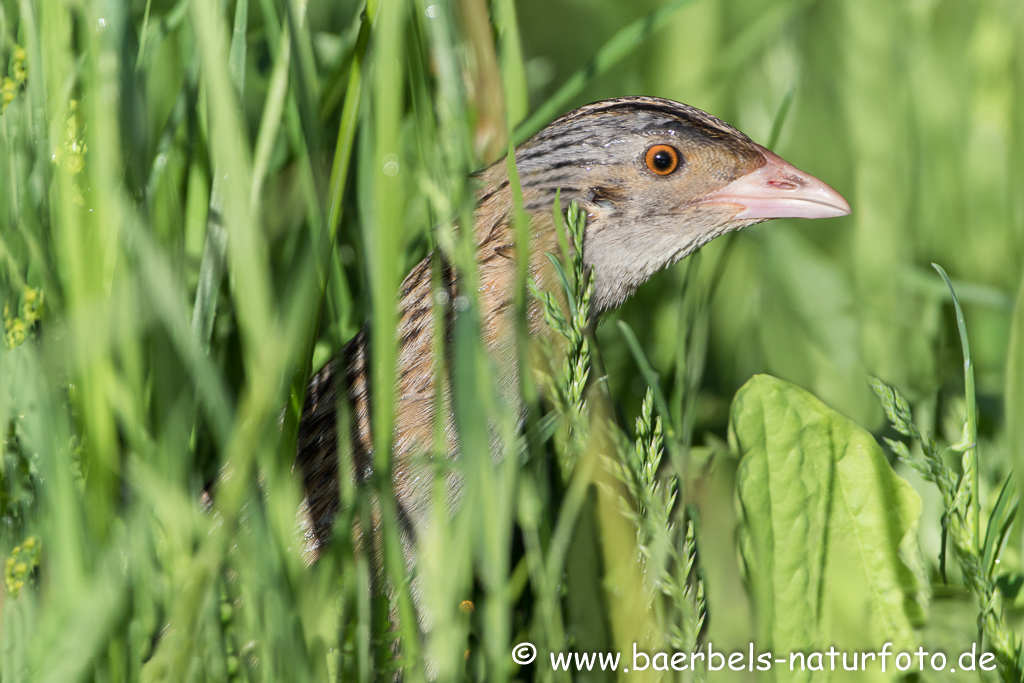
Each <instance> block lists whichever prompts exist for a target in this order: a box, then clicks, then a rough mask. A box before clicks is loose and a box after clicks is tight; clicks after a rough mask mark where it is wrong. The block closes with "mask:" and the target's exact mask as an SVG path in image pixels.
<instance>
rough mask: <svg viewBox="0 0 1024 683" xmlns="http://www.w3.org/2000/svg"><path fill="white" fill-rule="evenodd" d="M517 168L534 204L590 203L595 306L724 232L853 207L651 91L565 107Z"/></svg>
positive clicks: (606, 304)
mask: <svg viewBox="0 0 1024 683" xmlns="http://www.w3.org/2000/svg"><path fill="white" fill-rule="evenodd" d="M516 166H517V168H518V172H519V175H520V178H521V180H522V185H523V190H524V197H526V196H527V192H529V196H528V198H527V202H528V204H527V207H526V208H527V209H528V210H531V209H532V210H535V211H539V210H542V209H543V208H546V206H550V205H551V202H552V200H553V195H554V192H555V191H556V190H561V197H562V201H563V204H565V205H567V204H568V203H569V202H570V201H573V200H575V201H576V202H578V203H579V205H580V206H581V207H582V208H583V209H584V210H585V211H586V212H587V217H588V221H587V228H586V235H585V239H584V247H583V258H584V263H585V264H586V265H587V267H588V268H590V269H591V270H592V272H593V273H594V275H595V278H594V280H595V283H594V287H595V289H594V298H593V309H592V310H593V311H594V313H595V314H597V313H600V312H602V311H605V310H609V309H611V308H615V307H616V306H618V305H619V304H621V303H622V302H623V301H624V300H625V299H626V298H627V297H629V296H630V295H631V294H632V293H633V292H634V291H636V289H637V287H639V286H640V285H641V284H643V283H644V282H645V281H646V280H647V279H649V278H650V277H651V276H652V275H653V274H655V273H656V272H658V271H659V270H661V269H663V268H665V267H666V266H669V265H671V264H673V263H675V262H677V261H679V260H680V259H681V258H683V257H684V256H686V255H687V254H689V253H691V252H693V251H694V250H696V249H697V248H699V247H700V246H701V245H703V244H706V243H707V242H709V241H710V240H712V239H714V238H715V237H718V236H719V235H722V234H724V233H726V232H729V231H732V230H738V229H740V228H742V227H745V226H748V225H752V224H754V223H760V222H761V221H765V220H769V219H771V218H829V217H835V216H845V215H846V214H848V213H850V206H849V204H847V202H846V200H845V199H843V197H842V196H841V195H840V194H839V193H838V192H836V191H835V190H833V189H832V188H831V187H829V186H828V185H826V184H825V183H823V182H822V181H820V180H818V179H817V178H815V177H814V176H812V175H809V174H807V173H804V172H803V171H800V170H799V169H797V168H796V167H794V166H793V165H791V164H789V163H788V162H786V161H784V160H783V159H782V158H780V157H779V156H777V155H776V154H774V153H772V152H771V151H769V150H768V149H766V148H764V147H762V146H761V145H758V144H757V143H755V142H754V141H753V140H751V139H750V138H748V137H747V136H746V135H744V134H743V133H741V132H740V131H738V130H736V129H735V128H733V127H732V126H730V125H729V124H727V123H725V122H723V121H720V120H719V119H717V118H715V117H714V116H711V115H710V114H708V113H706V112H703V111H701V110H700V109H696V108H694V107H690V106H688V105H685V104H680V103H678V102H673V101H671V100H663V99H659V98H652V97H630V98H621V99H613V100H604V101H601V102H596V103H594V104H590V105H587V106H585V107H581V108H580V109H577V110H575V111H573V112H570V113H569V114H566V115H565V116H563V117H562V118H560V119H558V120H557V121H555V122H554V123H552V124H551V125H549V126H547V127H546V128H545V129H543V130H542V131H540V132H539V133H538V134H537V135H535V136H534V137H533V138H532V139H530V140H529V141H527V142H526V143H524V144H523V145H522V146H520V147H519V148H518V149H517V150H516ZM545 203H546V204H545Z"/></svg>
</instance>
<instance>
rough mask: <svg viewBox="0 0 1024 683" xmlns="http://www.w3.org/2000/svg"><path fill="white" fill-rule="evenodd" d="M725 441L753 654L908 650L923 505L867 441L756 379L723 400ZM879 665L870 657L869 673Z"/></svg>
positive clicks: (920, 599) (791, 392) (918, 604)
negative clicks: (734, 469) (751, 616)
mask: <svg viewBox="0 0 1024 683" xmlns="http://www.w3.org/2000/svg"><path fill="white" fill-rule="evenodd" d="M729 440H730V444H731V445H732V448H733V449H734V450H735V451H736V452H737V453H738V454H740V456H741V458H742V459H741V461H740V466H739V471H738V473H737V486H738V492H739V502H740V506H741V514H742V525H741V531H740V542H741V552H742V559H743V563H744V568H745V572H746V577H747V581H748V583H749V585H750V588H751V591H752V597H753V601H754V605H755V609H756V613H757V633H758V640H757V644H758V647H759V648H760V649H762V650H764V651H768V650H770V651H772V653H773V657H776V656H777V657H787V658H788V657H789V653H791V652H805V653H806V652H811V651H818V652H826V651H828V649H829V647H831V646H833V645H834V646H835V647H836V648H837V650H842V651H847V652H852V651H853V650H854V649H856V650H858V651H874V652H877V651H879V649H880V648H881V646H882V645H883V644H884V643H886V642H891V643H893V649H894V650H895V651H897V652H898V651H900V650H901V649H909V648H911V646H914V647H916V639H915V637H914V626H915V625H916V624H919V623H920V621H921V620H922V619H923V607H924V602H925V600H926V596H925V593H924V591H923V586H924V585H926V584H925V582H924V581H923V579H922V574H923V570H922V566H923V565H922V562H921V559H920V550H919V548H918V546H917V526H918V519H919V517H920V514H921V500H920V498H919V497H918V495H917V493H916V492H915V491H914V490H913V488H911V486H910V485H909V484H908V483H907V482H905V481H904V480H903V479H901V478H899V477H898V476H896V474H895V473H893V471H892V468H891V466H890V465H889V463H888V461H887V460H886V458H885V455H884V454H883V452H882V449H881V448H880V447H879V445H878V444H877V443H876V441H875V439H874V438H873V437H872V436H871V434H869V433H868V432H866V431H865V430H864V429H862V428H861V427H859V426H858V425H857V424H855V423H854V422H852V421H851V420H849V419H848V418H846V417H844V416H842V415H840V414H839V413H837V412H835V411H834V410H832V409H830V408H828V407H827V406H826V405H824V404H823V403H821V401H819V400H818V399H816V398H815V397H814V396H812V395H811V394H810V393H808V392H807V391H804V390H803V389H800V388H799V387H796V386H794V385H792V384H789V383H787V382H784V381H782V380H780V379H776V378H774V377H770V376H767V375H757V376H755V377H754V378H752V379H751V380H750V381H749V382H747V383H746V384H745V385H744V386H743V387H742V388H741V389H740V390H739V392H738V393H737V394H736V397H735V399H734V400H733V404H732V411H731V418H730V427H729ZM891 661H892V660H890V662H891ZM825 668H826V671H825V672H821V673H814V672H810V671H805V672H802V673H801V672H799V671H798V672H796V673H795V674H794V680H821V679H823V678H824V677H826V676H830V675H831V674H830V672H828V668H829V663H828V659H827V658H826V659H825ZM836 668H837V669H839V668H840V667H839V665H838V664H836ZM880 668H881V667H880V666H879V665H878V664H877V662H876V665H875V666H874V667H872V666H871V665H870V662H869V665H868V672H874V675H880ZM891 668H892V667H891V666H890V667H889V669H888V670H887V672H888V671H889V670H891ZM855 675H857V676H858V677H863V676H864V675H865V672H858V673H857V674H855ZM869 675H870V674H869Z"/></svg>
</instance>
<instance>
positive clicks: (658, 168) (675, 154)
mask: <svg viewBox="0 0 1024 683" xmlns="http://www.w3.org/2000/svg"><path fill="white" fill-rule="evenodd" d="M644 161H646V162H647V168H649V169H651V172H652V173H657V174H658V175H668V174H669V173H671V172H672V171H674V170H676V169H677V168H679V151H678V150H677V149H676V148H675V147H672V146H671V145H654V146H653V147H651V148H650V149H649V150H647V154H645V155H644Z"/></svg>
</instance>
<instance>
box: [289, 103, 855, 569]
mask: <svg viewBox="0 0 1024 683" xmlns="http://www.w3.org/2000/svg"><path fill="white" fill-rule="evenodd" d="M515 167H516V172H517V175H518V177H519V181H520V183H521V188H522V206H523V208H524V209H525V212H526V214H527V215H528V216H529V219H530V220H529V231H528V232H529V254H528V270H529V273H530V275H531V276H532V277H534V278H536V279H537V280H538V281H542V280H544V279H545V278H550V277H551V274H550V265H549V261H548V259H547V258H546V257H545V254H547V253H556V252H557V250H558V235H557V234H556V232H555V227H554V226H555V223H554V219H553V211H552V206H553V204H554V201H555V198H556V193H557V196H558V198H559V201H560V202H561V208H562V210H563V211H564V210H565V209H566V208H567V207H568V206H569V205H570V203H572V202H576V204H577V205H578V206H579V208H580V209H581V210H582V211H584V212H585V213H586V218H587V222H586V228H585V233H584V239H583V263H584V266H585V269H586V271H587V272H588V273H590V274H592V277H593V282H594V285H593V286H594V290H593V295H592V299H591V312H592V316H593V317H595V318H596V317H597V316H600V315H601V314H602V313H605V312H608V311H611V310H613V309H615V308H617V307H618V306H619V305H621V304H622V303H623V302H624V301H625V300H626V299H628V298H629V297H630V296H631V295H632V294H633V293H634V292H635V291H636V290H637V289H638V288H639V287H640V286H641V285H642V284H643V283H644V282H646V281H647V280H648V279H649V278H650V277H651V276H652V275H654V274H655V273H657V272H658V271H660V270H662V269H664V268H666V267H668V266H670V265H672V264H674V263H676V262H678V261H679V260H681V259H682V258H684V257H686V256H687V255H689V254H691V253H693V252H694V251H696V250H697V249H699V248H700V247H701V246H703V245H704V244H706V243H708V242H709V241H711V240H713V239H714V238H716V237H718V236H720V235H723V234H725V233H728V232H733V231H736V230H739V229H741V228H743V227H747V226H750V225H753V224H755V223H760V222H762V221H766V220H769V219H773V218H831V217H839V216H845V215H847V214H849V213H850V206H849V204H848V203H847V201H846V200H845V199H844V198H843V197H842V195H840V194H839V193H838V192H837V191H836V190H834V189H833V188H832V187H830V186H829V185H827V184H825V183H824V182H822V181H821V180H819V179H817V178H815V177H814V176H812V175H810V174H808V173H805V172H803V171H801V170H799V169H797V168H796V167H794V166H793V165H792V164H790V163H788V162H786V161H785V160H783V159H782V158H781V157H779V156H778V155H776V154H775V153H773V152H772V151H770V150H768V149H767V148H765V147H763V146H761V145H759V144H757V143H755V142H754V141H753V140H751V139H750V138H749V137H747V136H746V135H744V134H743V133H742V132H740V131H739V130H737V129H736V128H734V127H732V126H731V125H729V124H727V123H725V122H724V121H721V120H720V119H718V118H716V117H714V116H712V115H711V114H708V113H706V112H704V111H702V110H700V109H697V108H696V107H692V106H689V105H686V104H681V103H679V102H674V101H672V100H667V99H661V98H655V97H622V98H616V99H609V100H602V101H599V102H594V103H592V104H588V105H586V106H583V107H580V108H578V109H575V110H573V111H571V112H569V113H567V114H565V115H563V116H562V117H560V118H558V119H557V120H555V121H554V122H552V123H551V124H549V125H548V126H547V127H545V128H543V129H542V130H541V131H540V132H538V133H537V134H536V135H534V136H533V137H532V138H530V139H529V140H527V141H526V142H525V143H523V144H521V145H520V146H519V147H517V148H516V149H515ZM476 181H477V188H478V189H477V191H476V192H477V194H476V209H475V212H474V224H473V226H472V231H473V240H474V244H475V246H476V267H477V273H476V277H477V284H478V288H479V293H478V305H479V313H478V315H479V319H480V321H481V323H480V325H481V335H482V341H483V345H484V347H485V349H486V350H487V352H488V355H489V356H490V357H491V358H493V359H495V369H496V372H497V375H498V376H497V380H498V385H499V386H503V387H510V388H511V389H509V390H508V391H507V393H509V394H511V395H518V390H517V386H518V384H517V382H518V370H517V366H516V360H515V359H516V341H515V334H516V306H515V291H516V282H517V261H516V258H517V257H516V255H515V249H514V245H515V242H516V240H515V227H514V224H513V222H514V216H515V198H514V196H513V189H512V188H513V183H512V182H511V181H510V178H509V172H508V165H507V163H506V161H505V160H502V161H499V162H496V163H494V164H493V165H491V166H489V167H487V168H485V169H484V170H482V171H480V172H479V173H478V174H477V175H476ZM438 256H439V258H437V259H436V260H437V261H438V262H440V263H441V264H442V268H441V277H440V296H435V294H437V292H436V291H435V289H434V287H435V286H436V285H435V284H432V276H431V274H432V265H431V264H432V261H434V260H435V259H434V258H433V257H432V256H431V255H428V256H427V257H426V258H424V259H423V260H422V261H420V262H419V263H418V264H417V265H416V266H415V267H414V268H413V269H412V270H411V272H409V274H408V275H407V276H406V278H405V279H404V281H403V282H402V284H401V287H400V289H399V297H398V301H397V307H398V319H399V323H398V329H397V333H396V334H397V336H396V339H397V348H398V350H397V357H396V360H395V363H396V367H395V376H396V386H395V396H396V404H395V405H396V407H395V411H396V412H395V422H394V433H393V441H392V454H391V463H392V483H393V487H394V493H395V500H396V502H397V506H398V513H399V519H400V523H401V527H402V529H401V533H402V540H403V545H404V546H405V549H406V553H407V561H409V562H412V561H413V560H412V559H411V558H412V556H413V555H414V550H413V549H414V547H415V543H416V537H417V535H418V534H419V533H420V532H421V531H422V530H423V529H425V528H426V525H427V524H429V520H430V517H431V506H432V496H433V490H434V485H433V483H432V479H431V477H430V476H429V474H430V472H431V471H432V470H431V468H430V465H429V460H428V459H426V458H424V457H423V455H424V454H425V453H427V454H428V453H430V452H431V451H432V449H433V445H434V443H435V434H434V429H435V425H437V424H438V420H437V417H438V416H437V415H436V411H437V410H438V409H440V410H443V411H445V412H446V415H445V416H444V420H443V424H444V430H445V434H444V443H445V444H446V450H447V453H446V455H447V457H450V458H457V457H458V443H457V435H456V429H455V424H454V418H453V416H452V411H451V398H450V395H449V392H448V391H447V388H446V382H444V381H442V387H444V390H443V391H442V392H441V394H440V395H441V396H442V400H441V401H440V402H439V401H438V400H437V399H438V395H439V394H438V391H437V388H438V384H437V381H438V378H437V377H435V376H434V362H433V359H434V348H435V339H434V316H433V315H432V312H433V311H434V306H436V305H444V306H445V307H446V311H445V315H446V318H445V319H446V320H448V321H449V322H450V321H451V319H452V317H453V316H454V315H457V314H458V313H457V312H456V311H455V310H454V309H453V302H455V301H456V298H457V296H458V292H459V287H460V283H459V279H458V276H457V273H456V270H455V269H454V267H453V266H451V264H450V263H448V262H447V260H446V259H445V258H444V255H443V254H439V255H438ZM437 302H442V303H437ZM526 317H527V327H528V330H529V332H530V334H531V335H541V334H544V329H545V323H544V320H543V313H542V311H541V308H540V306H539V305H538V304H537V302H536V300H532V301H531V302H530V303H529V304H528V306H527V310H526ZM368 344H369V336H368V330H367V328H365V327H364V328H363V329H362V330H361V331H360V332H359V333H357V334H356V335H355V336H354V337H353V338H352V339H351V340H350V341H349V342H348V343H347V344H346V345H345V346H344V347H343V348H342V349H341V351H340V352H338V353H337V355H335V356H334V357H333V358H332V359H331V360H330V361H329V362H328V363H327V364H326V365H325V366H324V367H323V368H322V369H321V370H319V371H318V372H316V373H315V374H314V375H313V377H312V378H311V379H310V381H309V384H308V388H307V393H306V399H305V403H304V407H303V411H302V415H301V418H300V423H299V430H298V440H297V453H296V460H295V469H296V470H297V471H298V472H299V474H300V476H301V479H302V484H303V488H304V494H305V500H304V504H303V510H302V513H301V515H302V517H303V519H304V523H303V527H304V532H303V533H304V536H305V542H306V552H307V556H308V557H310V558H311V561H312V560H315V558H316V557H317V556H318V555H319V553H320V552H321V551H322V549H323V548H324V547H325V545H326V544H327V543H328V542H329V540H330V539H331V534H332V529H333V526H334V521H335V518H336V516H337V514H338V512H339V506H340V495H339V492H340V488H339V486H340V479H339V477H341V476H347V477H351V478H352V480H353V481H354V482H355V483H356V484H357V485H364V484H366V483H367V482H368V481H369V480H370V479H371V477H372V475H373V462H374V457H373V438H372V435H371V429H370V395H371V386H370V380H369V375H368V373H369V372H370V367H369V362H368V352H369V347H368ZM513 400H514V399H513ZM342 409H344V410H347V411H350V412H349V415H350V420H349V424H350V425H351V429H350V433H348V434H339V433H338V424H339V421H338V411H339V410H342ZM343 439H345V440H347V441H348V443H347V444H344V443H343V442H342V440H343ZM343 446H344V447H346V448H350V449H351V450H350V453H351V463H352V471H351V472H346V473H342V472H340V471H339V469H340V466H339V455H338V451H339V448H341V447H343ZM495 457H498V454H495ZM449 476H450V477H451V480H450V481H449V482H447V484H448V486H447V489H448V496H447V497H448V500H447V501H446V504H447V505H449V507H450V508H451V509H454V508H455V507H456V506H457V503H458V499H459V497H460V487H461V482H460V481H459V479H458V476H457V475H449ZM376 524H379V519H378V520H375V521H374V525H376Z"/></svg>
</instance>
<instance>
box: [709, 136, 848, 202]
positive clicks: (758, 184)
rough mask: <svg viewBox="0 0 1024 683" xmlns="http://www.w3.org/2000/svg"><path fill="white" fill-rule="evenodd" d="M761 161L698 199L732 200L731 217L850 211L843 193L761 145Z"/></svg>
mask: <svg viewBox="0 0 1024 683" xmlns="http://www.w3.org/2000/svg"><path fill="white" fill-rule="evenodd" d="M757 148H758V149H759V150H760V151H761V153H762V154H764V157H765V163H764V165H763V166H761V167H760V168H758V169H757V170H755V171H751V172H750V173H748V174H747V175H745V176H742V177H741V178H737V179H736V180H734V181H732V182H731V183H729V184H728V185H726V186H725V187H723V188H722V189H720V190H716V191H714V192H712V193H711V194H709V195H707V196H706V197H704V199H702V200H701V201H700V203H701V204H735V205H736V206H737V207H739V209H740V210H739V213H737V214H736V215H735V216H733V220H768V219H769V218H834V217H836V216H846V215H847V214H849V213H850V205H849V204H848V203H847V202H846V200H845V199H843V196H842V195H841V194H839V193H838V192H836V191H835V190H833V189H832V188H831V187H829V186H828V185H826V184H825V183H823V182H821V181H820V180H818V179H817V178H815V177H814V176H812V175H810V174H808V173H804V172H803V171H801V170H800V169H798V168H797V167H796V166H794V165H793V164H791V163H789V162H788V161H786V160H785V159H783V158H782V157H780V156H779V155H777V154H775V153H774V152H772V151H770V150H768V149H767V148H765V147H762V146H761V145H757Z"/></svg>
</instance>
